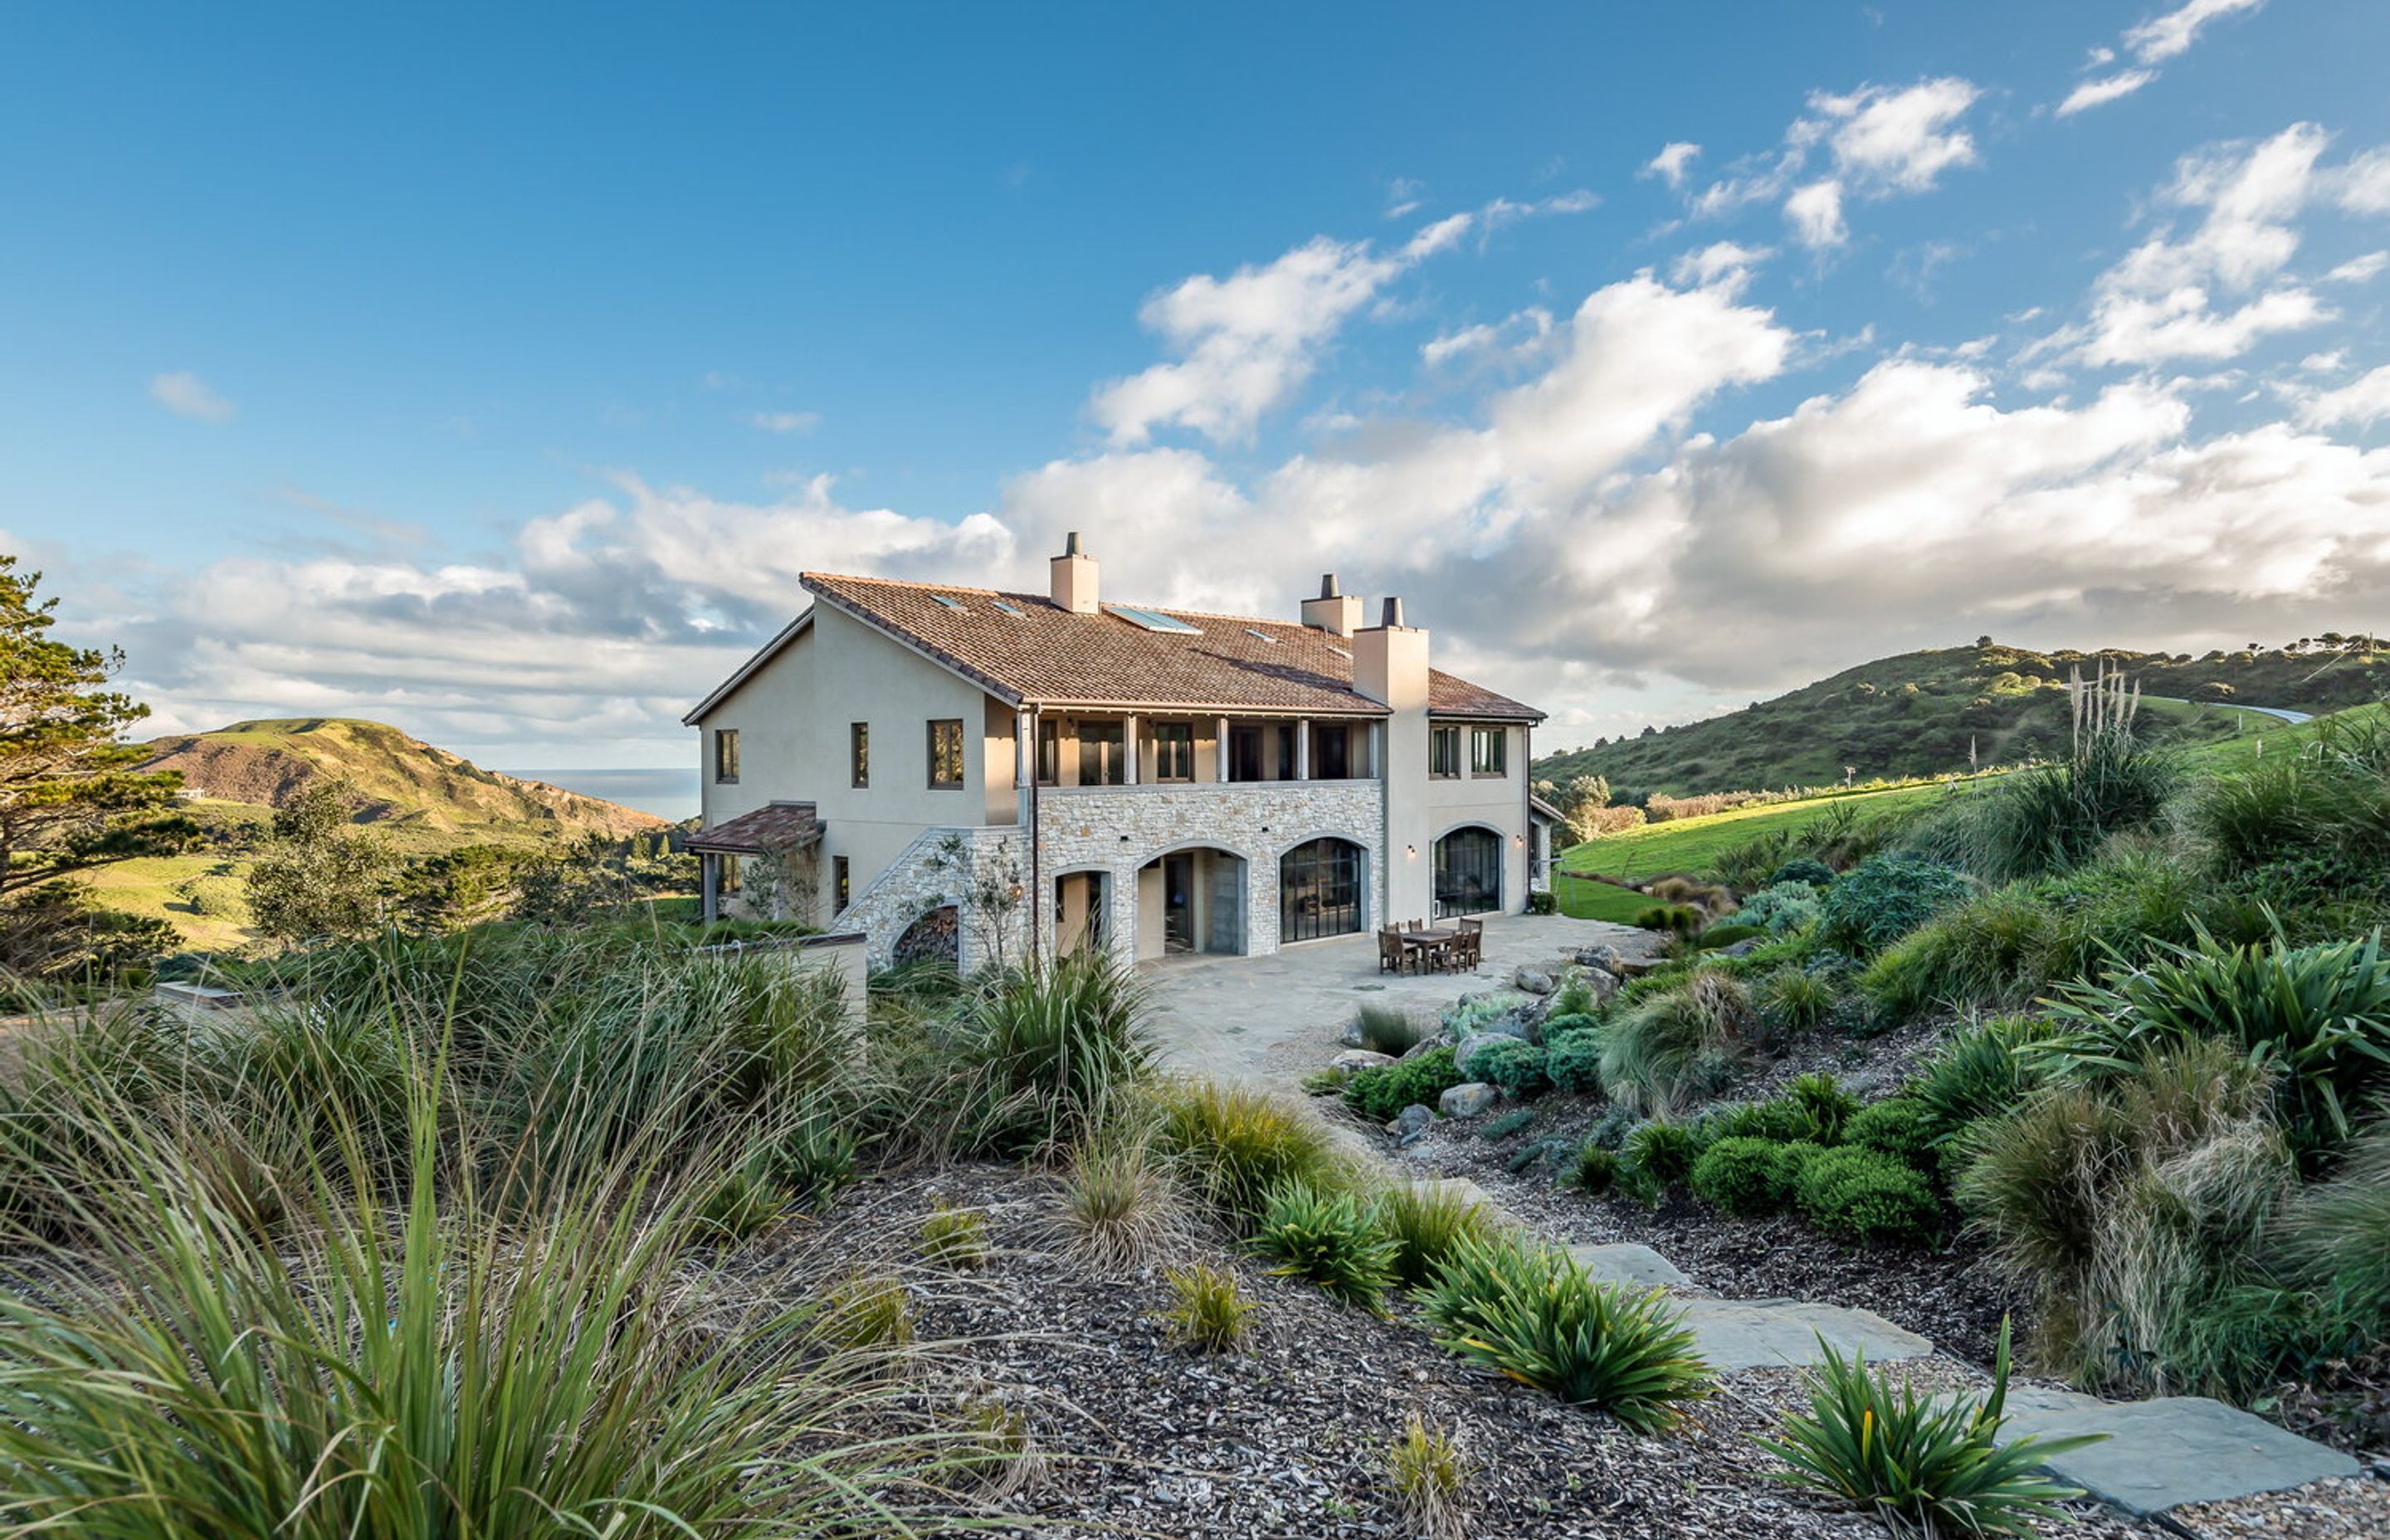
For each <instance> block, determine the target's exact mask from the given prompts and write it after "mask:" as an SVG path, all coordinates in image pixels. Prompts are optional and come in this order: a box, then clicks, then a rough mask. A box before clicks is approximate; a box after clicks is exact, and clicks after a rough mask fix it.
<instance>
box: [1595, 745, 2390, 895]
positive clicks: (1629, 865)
mask: <svg viewBox="0 0 2390 1540" xmlns="http://www.w3.org/2000/svg"><path fill="white" fill-rule="evenodd" d="M2348 728H2358V729H2369V728H2370V729H2376V730H2379V729H2384V728H2390V710H2385V709H2384V707H2382V706H2378V705H2377V706H2358V707H2353V708H2351V709H2349V710H2347V711H2344V712H2336V713H2332V714H2331V715H2330V716H2329V717H2327V718H2319V720H2317V721H2316V722H2312V723H2306V724H2303V725H2297V726H2292V725H2286V724H2283V723H2280V722H2272V723H2271V725H2269V726H2267V727H2263V728H2260V727H2258V726H2256V725H2251V727H2250V729H2249V730H2248V731H2247V732H2246V733H2244V734H2242V735H2240V736H2238V737H2235V738H2227V739H2223V740H2221V741H2217V742H2213V743H2203V744H2195V745H2192V746H2190V747H2187V748H2186V749H2185V750H2184V751H2183V760H2184V764H2185V767H2186V768H2187V769H2189V770H2191V771H2192V772H2194V773H2205V774H2210V775H2213V774H2219V773H2230V772H2234V771H2240V770H2246V769H2248V768H2249V767H2251V766H2252V765H2254V764H2256V763H2257V762H2258V760H2259V759H2260V758H2261V757H2262V756H2270V755H2276V754H2294V753H2297V752H2298V751H2300V750H2301V749H2303V748H2305V747H2306V746H2307V745H2308V744H2310V743H2312V742H2314V741H2315V739H2316V738H2317V736H2318V735H2319V734H2323V733H2330V732H2332V731H2336V730H2344V729H2348ZM1996 778H1997V777H1994V776H1985V777H1983V778H1982V779H1981V780H1978V781H1974V782H1960V783H1957V784H1955V785H1949V784H1946V785H1929V786H1908V787H1898V788H1895V789H1891V790H1888V791H1867V792H1857V793H1851V794H1847V795H1839V796H1821V797H1810V798H1805V799H1803V800H1802V801H1799V802H1770V803H1765V804H1760V805H1755V806H1751V807H1738V808H1733V809H1730V810H1728V811H1727V812H1725V813H1714V814H1711V815H1707V816H1705V817H1699V818H1675V819H1671V820H1669V821H1667V822H1665V823H1658V824H1645V825H1643V826H1641V827H1640V828H1630V829H1625V830H1622V831H1621V832H1619V833H1616V834H1606V835H1603V836H1602V837H1601V838H1600V839H1598V840H1590V841H1587V842H1585V843H1584V844H1581V845H1577V846H1574V847H1573V848H1572V849H1570V850H1568V851H1567V852H1566V853H1563V854H1562V855H1561V873H1562V874H1563V875H1562V878H1561V882H1560V884H1559V886H1560V890H1561V893H1560V899H1561V909H1562V911H1563V912H1565V913H1568V914H1571V915H1575V916H1577V917H1579V918H1586V919H1613V920H1621V921H1632V920H1633V919H1634V918H1635V916H1636V915H1638V914H1639V913H1640V912H1642V911H1643V910H1644V909H1646V908H1649V907H1650V906H1651V900H1650V899H1648V898H1646V897H1644V896H1643V895H1641V894H1639V893H1634V892H1626V891H1625V890H1624V889H1621V888H1615V887H1612V886H1609V885H1607V884H1600V883H1592V882H1586V881H1574V880H1570V879H1568V877H1567V876H1566V874H1568V873H1571V872H1599V873H1600V874H1601V875H1602V876H1605V877H1614V878H1618V879H1623V880H1625V881H1641V880H1644V879H1649V878H1652V877H1657V876H1661V875H1663V874H1664V873H1668V872H1688V873H1692V874H1694V875H1703V874H1706V873H1707V871H1708V870H1709V866H1710V863H1711V862H1712V860H1714V859H1715V857H1716V856H1717V854H1718V853H1720V852H1721V851H1725V850H1728V849H1731V848H1732V847H1734V846H1736V845H1739V844H1741V843H1742V842H1744V841H1748V840H1752V839H1754V838H1756V837H1758V836H1760V835H1762V834H1767V833H1769V832H1772V831H1774V830H1777V829H1800V828H1806V827H1807V826H1809V825H1811V824H1814V823H1816V822H1818V820H1819V819H1822V818H1826V817H1829V816H1832V815H1834V810H1835V809H1837V808H1844V807H1848V808H1854V809H1856V810H1857V811H1858V812H1859V813H1860V814H1861V815H1876V814H1882V813H1894V812H1918V811H1921V810H1922V809H1924V808H1926V807H1928V806H1930V805H1932V804H1933V803H1934V802H1935V801H1937V800H1938V799H1940V798H1943V797H1949V796H1966V795H1968V794H1970V791H1971V789H1972V788H1973V787H1979V786H1983V785H1985V784H1988V783H1989V782H1991V781H1992V780H1994V779H1996Z"/></svg>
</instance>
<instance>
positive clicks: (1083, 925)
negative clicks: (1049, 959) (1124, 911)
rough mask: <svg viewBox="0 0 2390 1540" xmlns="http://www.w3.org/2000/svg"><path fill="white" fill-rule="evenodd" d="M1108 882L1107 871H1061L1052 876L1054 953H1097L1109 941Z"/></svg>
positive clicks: (1109, 901)
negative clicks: (1054, 877) (1055, 876)
mask: <svg viewBox="0 0 2390 1540" xmlns="http://www.w3.org/2000/svg"><path fill="white" fill-rule="evenodd" d="M1111 903H1112V882H1111V874H1110V873H1108V872H1100V871H1083V872H1064V873H1063V874H1062V875H1061V876H1060V877H1058V878H1056V879H1054V955H1055V956H1058V957H1070V956H1079V955H1081V954H1083V953H1086V954H1091V953H1097V952H1101V951H1102V950H1103V949H1104V947H1105V945H1106V944H1107V943H1109V942H1110V940H1111Z"/></svg>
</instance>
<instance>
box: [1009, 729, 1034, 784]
mask: <svg viewBox="0 0 2390 1540" xmlns="http://www.w3.org/2000/svg"><path fill="white" fill-rule="evenodd" d="M1012 750H1013V752H1012V785H1013V789H1015V790H1020V789H1022V788H1025V787H1027V786H1028V785H1030V784H1031V783H1032V782H1034V781H1035V780H1036V778H1037V718H1036V716H1035V715H1034V713H1033V712H1029V711H1027V710H1026V709H1024V710H1022V711H1018V712H1013V713H1012Z"/></svg>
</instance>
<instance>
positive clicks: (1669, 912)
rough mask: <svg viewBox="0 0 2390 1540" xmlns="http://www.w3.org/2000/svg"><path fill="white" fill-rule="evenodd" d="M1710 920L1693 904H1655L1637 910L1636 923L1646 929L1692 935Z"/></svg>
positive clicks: (1678, 934)
mask: <svg viewBox="0 0 2390 1540" xmlns="http://www.w3.org/2000/svg"><path fill="white" fill-rule="evenodd" d="M1708 922H1709V917H1708V916H1707V915H1705V914H1703V913H1702V911H1701V909H1700V907H1699V906H1698V905H1691V904H1654V905H1651V906H1650V907H1649V908H1646V909H1641V910H1638V911H1637V913H1636V916H1635V923H1636V924H1637V925H1638V926H1640V927H1642V928H1643V929H1644V930H1664V931H1666V932H1667V933H1668V934H1670V935H1672V936H1692V935H1696V934H1698V933H1699V932H1700V930H1701V929H1702V927H1703V925H1705V924H1707V923H1708Z"/></svg>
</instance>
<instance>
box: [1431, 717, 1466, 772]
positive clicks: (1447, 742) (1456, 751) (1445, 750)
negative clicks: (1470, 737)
mask: <svg viewBox="0 0 2390 1540" xmlns="http://www.w3.org/2000/svg"><path fill="white" fill-rule="evenodd" d="M1427 773H1428V774H1429V775H1431V776H1458V775H1459V774H1460V729H1459V728H1458V727H1431V728H1429V729H1428V734H1427Z"/></svg>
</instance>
